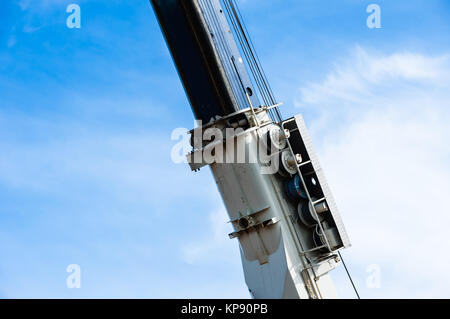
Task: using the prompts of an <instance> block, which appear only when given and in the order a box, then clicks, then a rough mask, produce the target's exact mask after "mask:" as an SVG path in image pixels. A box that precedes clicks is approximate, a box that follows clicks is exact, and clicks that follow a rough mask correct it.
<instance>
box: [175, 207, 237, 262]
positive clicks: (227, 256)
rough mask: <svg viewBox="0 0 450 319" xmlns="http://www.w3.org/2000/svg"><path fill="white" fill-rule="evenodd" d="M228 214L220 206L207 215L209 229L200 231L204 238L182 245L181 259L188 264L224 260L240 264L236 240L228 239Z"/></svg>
mask: <svg viewBox="0 0 450 319" xmlns="http://www.w3.org/2000/svg"><path fill="white" fill-rule="evenodd" d="M228 220H229V218H228V215H227V213H226V211H225V209H224V208H223V207H222V208H220V209H217V210H216V211H214V212H212V213H211V214H210V215H209V220H208V223H207V225H206V226H207V227H208V228H209V229H210V231H205V232H202V233H203V234H206V235H207V236H206V238H201V239H197V240H193V241H190V242H188V243H186V244H185V245H183V246H182V256H183V260H184V261H185V262H186V263H188V264H197V263H203V262H215V263H217V262H219V261H224V260H226V261H227V262H231V263H233V264H236V263H239V264H240V257H239V249H238V247H237V246H238V245H237V243H236V242H233V241H232V240H230V239H229V237H228V234H229V233H231V232H232V231H233V230H232V227H231V225H230V224H229V223H227V222H228Z"/></svg>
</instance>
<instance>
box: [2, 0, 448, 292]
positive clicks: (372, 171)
mask: <svg viewBox="0 0 450 319" xmlns="http://www.w3.org/2000/svg"><path fill="white" fill-rule="evenodd" d="M239 2H240V4H241V10H242V13H243V15H244V17H245V20H246V24H247V27H248V28H249V31H250V33H251V35H252V37H253V41H254V44H255V46H256V49H257V51H258V54H259V55H260V58H261V60H262V63H263V65H264V67H265V68H266V72H267V75H268V77H269V80H270V82H271V83H272V86H273V88H274V91H275V95H276V96H277V97H278V99H279V100H280V101H283V102H284V103H285V105H284V106H283V107H282V111H283V114H284V115H285V116H292V115H294V114H297V113H302V114H303V115H304V116H305V117H306V120H307V123H308V126H309V127H310V130H311V135H312V138H313V140H314V142H315V143H316V148H317V151H318V153H319V156H320V158H321V161H322V164H323V166H324V169H325V173H326V174H327V177H328V179H329V182H330V185H331V188H332V190H333V191H334V193H335V197H336V200H337V203H338V205H339V207H340V210H341V213H342V215H343V218H344V222H345V223H346V225H347V228H348V232H349V234H350V237H351V239H352V242H353V245H354V246H353V247H352V248H351V249H349V250H347V251H344V252H343V254H344V257H346V260H347V263H348V266H349V267H350V270H351V271H352V273H353V275H354V277H355V278H354V279H355V281H356V284H357V285H358V287H359V289H360V293H361V295H362V296H363V297H374V298H379V297H412V298H415V297H450V295H449V290H448V289H447V288H446V287H448V285H450V274H447V268H448V267H447V265H448V263H449V262H450V257H448V256H445V251H444V252H443V251H442V249H443V248H442V247H445V244H446V243H448V238H447V236H445V234H446V232H447V229H446V225H448V222H450V214H449V209H448V208H446V205H445V204H442V200H443V199H444V198H446V197H447V196H448V192H447V191H448V189H449V186H450V185H449V181H450V149H449V146H448V143H447V141H448V138H449V137H450V130H449V128H448V127H447V126H448V120H449V119H450V115H449V110H450V108H449V106H450V105H449V102H448V101H450V96H449V92H450V90H449V89H450V87H449V83H450V81H449V80H450V63H449V57H450V38H449V37H448V34H450V3H449V2H448V1H445V0H442V1H437V0H434V1H429V0H428V1H425V0H422V1H419V0H415V1H400V0H397V1H392V0H391V1H387V0H385V1H376V2H373V1H358V0H342V1H334V0H327V1H325V0H321V1H317V0H314V1H313V0H272V1H266V0H264V1H256V0H241V1H239ZM71 3H77V4H79V5H80V7H81V19H82V27H81V29H68V28H67V27H66V23H65V21H66V18H67V16H68V14H67V13H66V7H67V5H68V4H71ZM370 3H377V4H379V5H380V7H381V10H382V11H381V12H382V13H381V14H382V16H381V17H382V28H381V29H376V30H371V29H368V28H367V26H366V18H367V16H368V14H367V13H366V7H367V6H368V5H369V4H370ZM0 19H1V21H2V22H1V24H0V150H1V151H2V152H1V153H0V297H4V298H5V297H13V298H17V297H32V298H34V297H41V298H47V297H62V298H65V297H68V298H80V297H87V298H91V297H126V298H127V297H138V298H141V297H143V298H151V297H162V298H169V297H179V298H185V297H190V298H197V297H203V298H208V297H213V298H215V297H223V298H228V297H243V298H247V297H248V293H247V289H246V287H245V283H244V278H243V274H242V269H241V264H240V257H239V252H238V243H237V242H236V241H232V240H229V239H228V237H227V233H228V232H230V230H231V229H230V226H229V225H228V224H227V223H226V221H227V217H226V213H225V212H224V209H223V205H222V203H221V200H220V196H219V194H218V192H217V190H216V188H215V183H214V181H213V179H212V177H211V176H210V172H209V171H208V170H207V169H204V170H202V171H201V172H200V173H195V174H194V173H191V172H190V170H189V168H188V167H187V166H186V165H183V164H174V163H172V161H171V158H170V151H171V148H172V146H173V145H174V143H175V142H174V141H171V139H170V136H171V133H172V131H173V129H175V128H177V127H185V128H191V127H192V126H193V115H192V112H191V110H190V107H189V104H188V102H187V99H186V97H185V94H184V91H183V88H182V85H181V83H180V81H179V79H178V76H177V73H176V70H175V68H174V66H173V63H172V61H171V58H170V55H169V52H168V50H167V47H166V45H165V43H164V40H163V37H162V35H161V32H160V29H159V26H158V24H157V21H156V19H155V16H154V14H153V12H152V9H151V7H150V4H149V3H148V1H137V0H134V1H120V0H114V1H100V0H98V1H65V0H42V1H30V0H17V1H13V0H10V1H5V3H4V4H3V6H2V9H1V11H0ZM261 21H264V22H263V23H262V22H261ZM69 264H79V265H80V266H81V271H82V277H81V278H82V279H81V282H82V287H81V289H68V288H67V287H66V278H67V276H68V273H67V272H66V267H67V265H69ZM370 265H377V266H378V267H379V268H380V270H381V286H380V288H377V289H370V288H368V287H367V285H366V280H367V277H368V275H369V273H368V272H367V269H368V267H370ZM333 275H334V278H335V282H336V285H337V288H338V291H339V292H340V295H341V296H342V297H352V292H351V290H350V286H349V283H348V281H347V280H346V278H345V276H344V273H343V270H342V268H341V269H339V270H336V271H335V273H334V274H333Z"/></svg>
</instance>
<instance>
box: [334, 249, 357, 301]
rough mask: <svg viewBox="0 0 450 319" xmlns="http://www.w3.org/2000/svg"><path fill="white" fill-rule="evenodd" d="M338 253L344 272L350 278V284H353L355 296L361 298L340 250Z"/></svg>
mask: <svg viewBox="0 0 450 319" xmlns="http://www.w3.org/2000/svg"><path fill="white" fill-rule="evenodd" d="M338 254H339V258H341V260H342V264H343V265H344V268H345V272H346V273H347V276H348V279H350V282H351V284H352V286H353V290H354V291H355V293H356V297H358V299H361V298H360V297H359V293H358V289H356V286H355V283H354V282H353V279H352V276H351V275H350V272H349V271H348V269H347V265H346V264H345V261H344V258H342V255H341V252H340V251H338Z"/></svg>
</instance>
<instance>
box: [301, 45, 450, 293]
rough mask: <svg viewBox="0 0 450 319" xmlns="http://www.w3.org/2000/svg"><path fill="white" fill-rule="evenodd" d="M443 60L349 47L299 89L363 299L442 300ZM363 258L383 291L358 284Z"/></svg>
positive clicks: (446, 153) (449, 154)
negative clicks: (318, 78)
mask: <svg viewBox="0 0 450 319" xmlns="http://www.w3.org/2000/svg"><path fill="white" fill-rule="evenodd" d="M449 62H450V60H449V58H448V56H447V55H443V56H437V57H432V56H426V55H421V54H413V53H407V52H404V53H395V54H391V55H386V54H374V53H369V52H367V51H366V50H364V49H362V48H357V49H356V50H355V51H354V52H353V54H352V55H351V56H350V58H349V59H348V60H346V61H342V62H341V63H340V64H337V65H336V67H335V69H334V70H333V71H332V72H330V74H328V75H327V76H326V79H325V80H324V81H323V82H322V83H311V84H309V85H307V86H305V87H303V88H301V90H300V92H301V94H300V97H299V98H298V100H297V105H298V106H300V107H302V108H303V109H304V110H307V111H314V112H317V113H318V116H317V117H316V118H315V120H313V121H310V122H309V126H310V128H311V135H312V137H313V140H315V141H316V147H317V149H318V152H319V155H320V158H321V162H322V164H323V166H324V169H325V173H326V175H327V177H328V179H329V181H330V184H331V187H332V190H333V191H334V194H335V197H336V199H337V202H338V205H339V207H340V210H341V212H342V214H343V218H344V222H345V224H346V226H347V228H348V232H349V234H350V237H351V240H352V243H353V248H351V249H350V250H349V251H348V252H346V255H347V256H349V258H350V259H349V262H350V264H351V266H353V267H352V268H353V269H354V271H355V274H356V275H357V281H358V283H359V286H360V288H361V289H362V290H363V293H362V295H363V297H435V298H439V297H447V298H448V297H450V291H449V290H448V288H447V287H448V286H449V285H450V272H448V264H450V256H449V255H448V254H447V244H448V243H449V242H450V241H449V240H448V236H447V232H448V225H449V224H450V208H449V205H448V203H447V202H446V201H447V198H448V191H449V190H450V145H449V143H448V141H449V140H450V126H449V122H450V113H449V111H450V102H449V101H450V81H449V79H450V63H449ZM370 264H378V265H380V267H381V270H382V278H383V279H382V287H381V289H371V290H369V289H364V284H365V281H366V279H365V276H366V273H365V270H366V269H365V268H366V267H367V266H368V265H370Z"/></svg>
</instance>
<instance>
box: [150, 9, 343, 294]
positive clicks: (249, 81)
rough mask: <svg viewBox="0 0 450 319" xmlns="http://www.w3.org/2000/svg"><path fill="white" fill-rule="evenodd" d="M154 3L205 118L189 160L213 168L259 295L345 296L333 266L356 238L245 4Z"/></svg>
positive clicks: (193, 103) (198, 116) (200, 116)
mask: <svg viewBox="0 0 450 319" xmlns="http://www.w3.org/2000/svg"><path fill="white" fill-rule="evenodd" d="M150 2H151V4H152V5H153V8H154V11H155V13H156V16H157V18H158V21H159V23H160V26H161V29H162V31H163V33H164V36H165V39H166V42H167V44H168V47H169V50H170V52H171V54H172V57H173V60H174V62H175V65H176V67H177V70H178V73H179V76H180V78H181V80H182V82H183V85H184V88H185V91H186V94H187V96H188V98H189V101H190V104H191V107H192V110H193V112H194V115H195V117H196V119H197V120H199V121H201V123H200V125H199V127H197V128H195V129H193V130H192V131H191V132H190V133H191V135H192V139H191V144H192V152H191V153H190V154H188V155H187V159H188V163H189V165H190V167H191V169H192V170H193V171H197V170H199V169H200V168H202V167H203V166H209V167H210V169H211V172H212V174H213V176H214V179H215V181H216V183H217V186H218V190H219V192H220V194H221V196H222V199H223V202H224V204H225V207H226V209H227V212H228V215H229V217H230V222H231V224H232V225H233V228H234V232H232V233H231V234H230V235H229V236H230V238H237V239H238V240H239V244H240V245H239V247H240V252H241V259H242V264H243V269H244V275H245V280H246V283H247V286H248V288H249V291H250V293H251V295H252V297H254V298H302V299H303V298H336V291H335V289H334V286H333V283H332V280H331V278H330V276H329V272H330V271H331V270H333V269H334V268H336V267H337V266H338V265H339V264H340V262H341V260H340V259H339V255H338V252H339V250H341V249H343V248H346V247H349V246H350V241H349V239H348V236H347V233H346V231H345V228H344V225H343V223H342V220H341V217H340V214H339V212H338V210H337V207H336V205H335V202H334V199H333V196H332V194H331V192H330V189H329V187H328V184H327V182H326V180H325V177H324V174H323V171H322V169H321V167H320V164H319V162H318V159H317V156H316V155H315V152H314V150H313V147H312V143H311V139H310V137H309V134H308V132H307V130H306V125H305V123H304V121H303V118H302V116H301V115H297V116H295V117H292V118H289V119H285V120H283V119H282V117H281V114H280V111H279V109H278V107H279V105H280V104H277V103H276V101H275V98H274V96H273V93H272V91H271V89H270V86H269V85H268V82H267V79H266V77H265V74H264V71H263V70H262V67H261V65H260V63H259V59H258V58H257V55H256V53H255V52H254V50H253V48H252V44H251V40H250V39H249V36H248V34H247V33H246V29H245V26H244V24H243V22H242V21H241V17H240V13H239V10H238V8H237V5H236V3H235V2H234V0H150ZM231 26H232V27H231ZM243 56H244V57H245V61H244V59H243V58H242V57H243ZM261 101H262V102H261Z"/></svg>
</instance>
